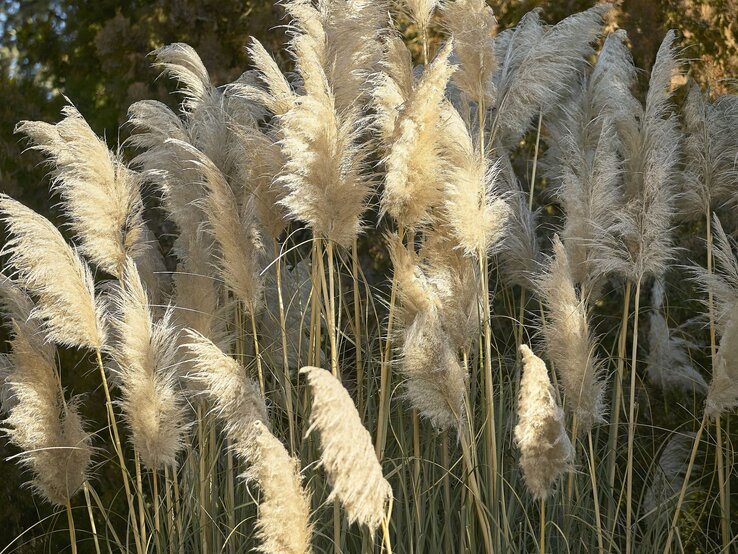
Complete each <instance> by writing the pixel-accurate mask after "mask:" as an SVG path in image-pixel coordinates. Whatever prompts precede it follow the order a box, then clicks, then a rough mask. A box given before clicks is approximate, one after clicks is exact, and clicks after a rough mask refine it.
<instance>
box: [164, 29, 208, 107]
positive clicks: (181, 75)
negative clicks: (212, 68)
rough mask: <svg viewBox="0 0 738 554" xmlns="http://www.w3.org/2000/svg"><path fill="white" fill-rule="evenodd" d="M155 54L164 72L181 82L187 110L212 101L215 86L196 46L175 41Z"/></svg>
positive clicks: (184, 104) (184, 105)
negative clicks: (196, 50)
mask: <svg viewBox="0 0 738 554" xmlns="http://www.w3.org/2000/svg"><path fill="white" fill-rule="evenodd" d="M153 54H154V56H155V59H156V61H155V65H156V66H158V67H159V68H161V71H162V73H164V74H166V75H168V76H169V77H171V78H173V79H175V80H176V81H177V82H178V83H179V84H180V91H181V93H182V94H183V95H184V97H185V98H184V101H183V108H184V109H185V111H186V112H193V111H195V110H196V109H198V108H200V107H201V106H202V105H203V104H205V103H207V102H209V101H210V99H211V97H212V95H213V94H214V93H215V87H213V85H212V83H211V82H210V75H208V70H207V69H206V68H205V66H204V65H203V63H202V60H201V59H200V56H198V55H197V52H195V49H194V48H192V47H191V46H190V45H189V44H185V43H183V42H175V43H173V44H168V45H167V46H163V47H161V48H159V49H157V50H154V52H153Z"/></svg>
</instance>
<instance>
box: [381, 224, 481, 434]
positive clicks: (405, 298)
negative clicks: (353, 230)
mask: <svg viewBox="0 0 738 554" xmlns="http://www.w3.org/2000/svg"><path fill="white" fill-rule="evenodd" d="M389 243H390V255H391V256H392V263H393V267H394V272H395V279H396V280H397V291H398V305H399V306H400V315H399V324H398V327H399V329H398V332H399V334H400V341H399V342H400V345H401V346H400V351H399V354H400V365H399V370H400V372H401V373H402V374H403V376H405V377H406V381H405V383H404V385H405V391H406V392H405V394H406V396H407V398H408V400H409V401H410V404H411V405H412V406H413V407H414V408H416V409H417V410H418V411H419V412H420V415H421V416H423V417H425V418H427V419H429V420H430V422H431V424H432V425H433V426H434V427H435V428H438V429H448V428H456V427H458V426H459V425H460V424H461V422H462V420H463V416H464V392H465V390H466V383H467V379H468V376H467V372H466V370H465V369H464V368H463V367H462V366H461V364H460V362H459V359H458V352H459V351H461V350H464V349H466V348H469V346H470V343H471V340H472V338H473V337H474V336H475V335H477V334H478V331H479V315H478V314H479V304H478V298H479V295H478V292H479V291H478V287H477V284H476V279H475V276H474V272H473V270H472V268H471V266H470V264H469V261H468V259H467V258H464V257H463V256H462V255H461V253H460V252H457V251H455V250H454V249H453V248H452V242H451V241H449V240H448V239H446V240H444V239H443V238H441V237H436V236H435V235H430V237H429V238H428V239H427V241H426V243H425V244H424V247H423V249H421V256H422V261H421V259H419V257H418V255H417V254H416V253H415V252H414V251H413V250H412V249H409V248H406V247H405V246H403V245H402V244H401V242H400V241H399V239H398V238H396V237H395V238H392V237H390V240H389Z"/></svg>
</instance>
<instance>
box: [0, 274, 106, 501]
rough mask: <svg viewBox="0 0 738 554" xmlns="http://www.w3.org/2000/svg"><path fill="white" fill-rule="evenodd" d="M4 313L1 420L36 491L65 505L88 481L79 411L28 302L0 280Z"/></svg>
mask: <svg viewBox="0 0 738 554" xmlns="http://www.w3.org/2000/svg"><path fill="white" fill-rule="evenodd" d="M1 288H2V291H1V295H2V305H3V308H2V311H3V312H4V314H5V315H6V316H7V317H9V318H10V322H11V326H10V332H11V336H12V338H11V340H10V344H11V349H12V350H11V352H10V354H8V356H7V358H4V362H5V363H6V364H7V365H6V367H4V369H3V373H4V375H3V377H2V379H3V382H2V388H3V393H4V398H3V409H4V410H5V411H6V412H7V414H8V417H7V419H5V420H4V421H3V424H4V431H5V433H6V434H7V436H8V438H9V440H10V442H12V443H13V444H14V445H15V446H16V447H18V448H19V449H20V450H21V456H20V461H21V463H22V464H23V465H24V466H26V467H28V468H29V469H30V470H31V471H32V472H33V481H32V485H33V488H34V490H35V491H36V492H37V493H39V494H40V495H41V496H42V497H43V498H44V499H46V500H47V501H48V502H51V503H53V504H56V505H57V506H65V505H66V504H67V501H68V499H69V498H71V497H72V496H73V495H74V494H75V493H76V492H77V491H78V490H79V488H80V487H81V486H82V483H83V482H84V481H85V480H86V479H87V476H88V472H89V466H90V460H91V457H92V447H91V444H90V442H91V441H90V435H89V433H87V432H86V430H85V425H84V422H83V420H82V418H81V417H80V415H79V413H78V410H77V402H76V400H75V399H72V400H71V401H67V400H66V399H65V398H64V393H63V389H62V387H61V383H60V382H59V376H58V373H57V369H56V348H55V347H54V345H53V343H50V342H47V341H45V340H44V336H43V334H42V333H41V329H40V328H39V325H38V321H37V320H35V319H33V318H31V319H28V317H29V316H30V314H32V313H33V311H34V306H33V302H32V300H31V299H30V298H29V297H28V296H26V294H25V293H24V292H23V291H22V290H21V289H20V288H18V287H17V286H15V285H14V284H12V283H11V282H10V281H7V280H5V281H3V283H2V285H1Z"/></svg>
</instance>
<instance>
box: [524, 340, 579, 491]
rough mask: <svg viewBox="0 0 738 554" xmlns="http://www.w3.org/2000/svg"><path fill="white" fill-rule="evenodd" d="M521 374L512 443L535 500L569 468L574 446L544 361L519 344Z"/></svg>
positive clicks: (549, 488) (550, 487)
mask: <svg viewBox="0 0 738 554" xmlns="http://www.w3.org/2000/svg"><path fill="white" fill-rule="evenodd" d="M520 353H521V355H522V358H523V376H522V378H521V381H520V393H519V395H518V423H517V424H516V425H515V444H516V445H517V447H518V448H519V449H520V467H521V468H522V470H523V478H524V479H525V484H526V485H527V487H528V490H529V491H530V492H531V494H532V495H533V497H534V498H536V499H545V498H547V497H549V496H550V495H551V494H552V493H553V489H554V485H555V484H556V481H557V480H558V479H559V477H561V476H562V475H563V474H564V473H566V472H568V471H571V469H572V467H571V466H572V462H573V459H574V447H573V446H572V444H571V441H570V440H569V435H567V433H566V428H565V427H564V411H563V410H562V409H561V407H560V406H559V405H558V404H557V403H556V398H555V396H554V390H553V385H551V380H550V379H549V377H548V370H547V369H546V364H545V363H544V362H543V360H541V359H540V358H539V357H538V356H536V355H535V354H533V352H532V351H531V349H530V348H529V347H528V346H527V345H525V344H522V345H520Z"/></svg>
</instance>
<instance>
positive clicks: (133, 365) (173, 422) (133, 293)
mask: <svg viewBox="0 0 738 554" xmlns="http://www.w3.org/2000/svg"><path fill="white" fill-rule="evenodd" d="M113 302H114V304H115V308H116V310H115V315H114V318H113V322H112V323H113V329H114V330H115V335H116V337H115V338H116V340H115V344H114V346H113V358H114V359H115V361H116V363H117V366H118V372H119V374H118V382H119V386H120V389H121V393H122V396H123V398H122V401H121V409H122V412H123V417H124V419H125V421H126V423H127V424H128V427H129V428H130V430H131V439H132V443H133V445H134V446H135V447H136V451H137V452H138V455H139V456H140V457H141V461H142V462H143V463H144V465H145V466H146V467H147V468H148V469H150V470H152V471H157V470H159V469H162V468H163V467H164V466H170V467H174V466H176V465H177V454H178V452H179V451H180V450H181V449H182V448H183V446H184V434H185V431H186V429H187V423H186V422H187V417H186V411H185V403H184V399H183V398H181V396H180V392H179V390H178V387H177V382H176V379H175V370H176V367H175V362H176V348H177V331H176V329H175V327H174V326H173V324H172V311H171V310H168V311H167V313H166V314H165V315H164V316H163V317H162V319H161V320H159V321H156V322H155V321H154V319H153V316H152V314H151V309H150V308H149V299H148V296H147V294H146V290H145V289H144V286H143V284H142V283H141V278H140V277H139V275H138V271H137V270H136V266H135V265H134V264H133V262H132V261H131V260H130V259H129V260H128V261H127V262H126V264H125V266H124V273H123V278H122V280H121V284H120V286H119V287H118V290H117V291H116V292H115V294H114V298H113Z"/></svg>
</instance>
